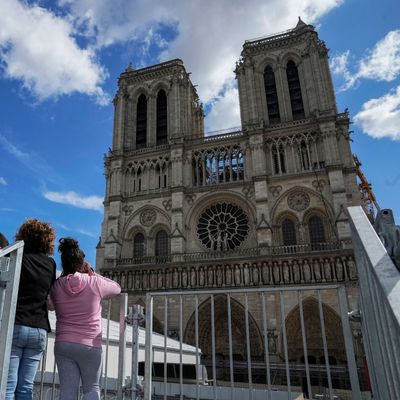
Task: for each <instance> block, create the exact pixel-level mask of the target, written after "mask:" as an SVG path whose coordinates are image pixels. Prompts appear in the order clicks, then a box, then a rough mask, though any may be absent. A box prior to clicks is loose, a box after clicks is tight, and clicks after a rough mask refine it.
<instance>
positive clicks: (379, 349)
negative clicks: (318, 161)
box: [348, 207, 400, 400]
mask: <svg viewBox="0 0 400 400" xmlns="http://www.w3.org/2000/svg"><path fill="white" fill-rule="evenodd" d="M348 210H349V215H350V221H351V227H352V236H353V244H354V251H355V258H356V262H357V268H358V276H359V287H360V311H361V327H362V334H363V339H364V343H365V350H366V355H367V361H368V367H369V372H370V377H371V384H372V391H373V393H374V396H375V397H374V398H376V399H385V400H399V399H400V272H399V271H398V270H397V268H396V267H395V265H394V264H393V262H392V260H391V259H390V257H389V255H388V254H387V252H386V250H385V248H384V246H383V244H382V243H381V241H380V239H379V237H378V235H377V234H376V233H375V230H374V229H373V227H372V225H371V224H370V222H369V220H368V218H367V216H366V215H365V213H364V212H363V210H362V209H361V207H350V208H349V209H348Z"/></svg>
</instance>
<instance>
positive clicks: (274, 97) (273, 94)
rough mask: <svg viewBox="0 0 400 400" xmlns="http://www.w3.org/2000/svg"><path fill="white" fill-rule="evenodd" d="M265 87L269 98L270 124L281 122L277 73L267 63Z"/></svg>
mask: <svg viewBox="0 0 400 400" xmlns="http://www.w3.org/2000/svg"><path fill="white" fill-rule="evenodd" d="M264 87H265V96H266V98H267V108H268V118H269V123H270V124H278V123H279V122H281V116H280V114H279V103H278V92H277V91H276V83H275V74H274V71H273V70H272V68H271V67H270V66H269V65H267V66H266V67H265V69H264Z"/></svg>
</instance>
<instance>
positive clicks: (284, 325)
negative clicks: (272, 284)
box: [279, 290, 292, 400]
mask: <svg viewBox="0 0 400 400" xmlns="http://www.w3.org/2000/svg"><path fill="white" fill-rule="evenodd" d="M279 297H280V300H281V323H282V336H283V350H284V353H285V366H286V381H287V387H288V399H289V400H290V399H291V397H292V390H291V386H290V369H289V356H288V348H287V337H286V323H285V302H284V299H283V291H282V290H281V291H280V292H279Z"/></svg>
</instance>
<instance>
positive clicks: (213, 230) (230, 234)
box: [197, 203, 249, 250]
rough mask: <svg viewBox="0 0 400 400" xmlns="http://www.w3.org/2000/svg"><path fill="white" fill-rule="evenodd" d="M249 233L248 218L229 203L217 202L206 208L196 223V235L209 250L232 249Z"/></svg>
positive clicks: (239, 209)
mask: <svg viewBox="0 0 400 400" xmlns="http://www.w3.org/2000/svg"><path fill="white" fill-rule="evenodd" d="M248 233H249V220H248V218H247V215H246V214H245V213H244V211H243V210H242V209H241V208H240V207H238V206H235V205H233V204H230V203H217V204H214V205H212V206H211V207H209V208H207V209H206V210H205V211H204V212H203V213H202V214H201V216H200V218H199V222H198V224H197V236H198V237H199V239H200V241H201V243H202V244H203V245H204V246H205V247H207V248H208V249H211V250H233V249H235V248H237V247H239V246H240V245H241V244H242V242H243V241H244V240H245V238H246V236H247V235H248Z"/></svg>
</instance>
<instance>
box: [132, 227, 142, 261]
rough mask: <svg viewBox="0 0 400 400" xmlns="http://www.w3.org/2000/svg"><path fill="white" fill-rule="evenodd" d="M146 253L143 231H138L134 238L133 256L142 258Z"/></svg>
mask: <svg viewBox="0 0 400 400" xmlns="http://www.w3.org/2000/svg"><path fill="white" fill-rule="evenodd" d="M144 255H145V239H144V235H143V234H142V233H137V234H136V235H135V237H134V238H133V257H134V258H140V257H143V256H144Z"/></svg>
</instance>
